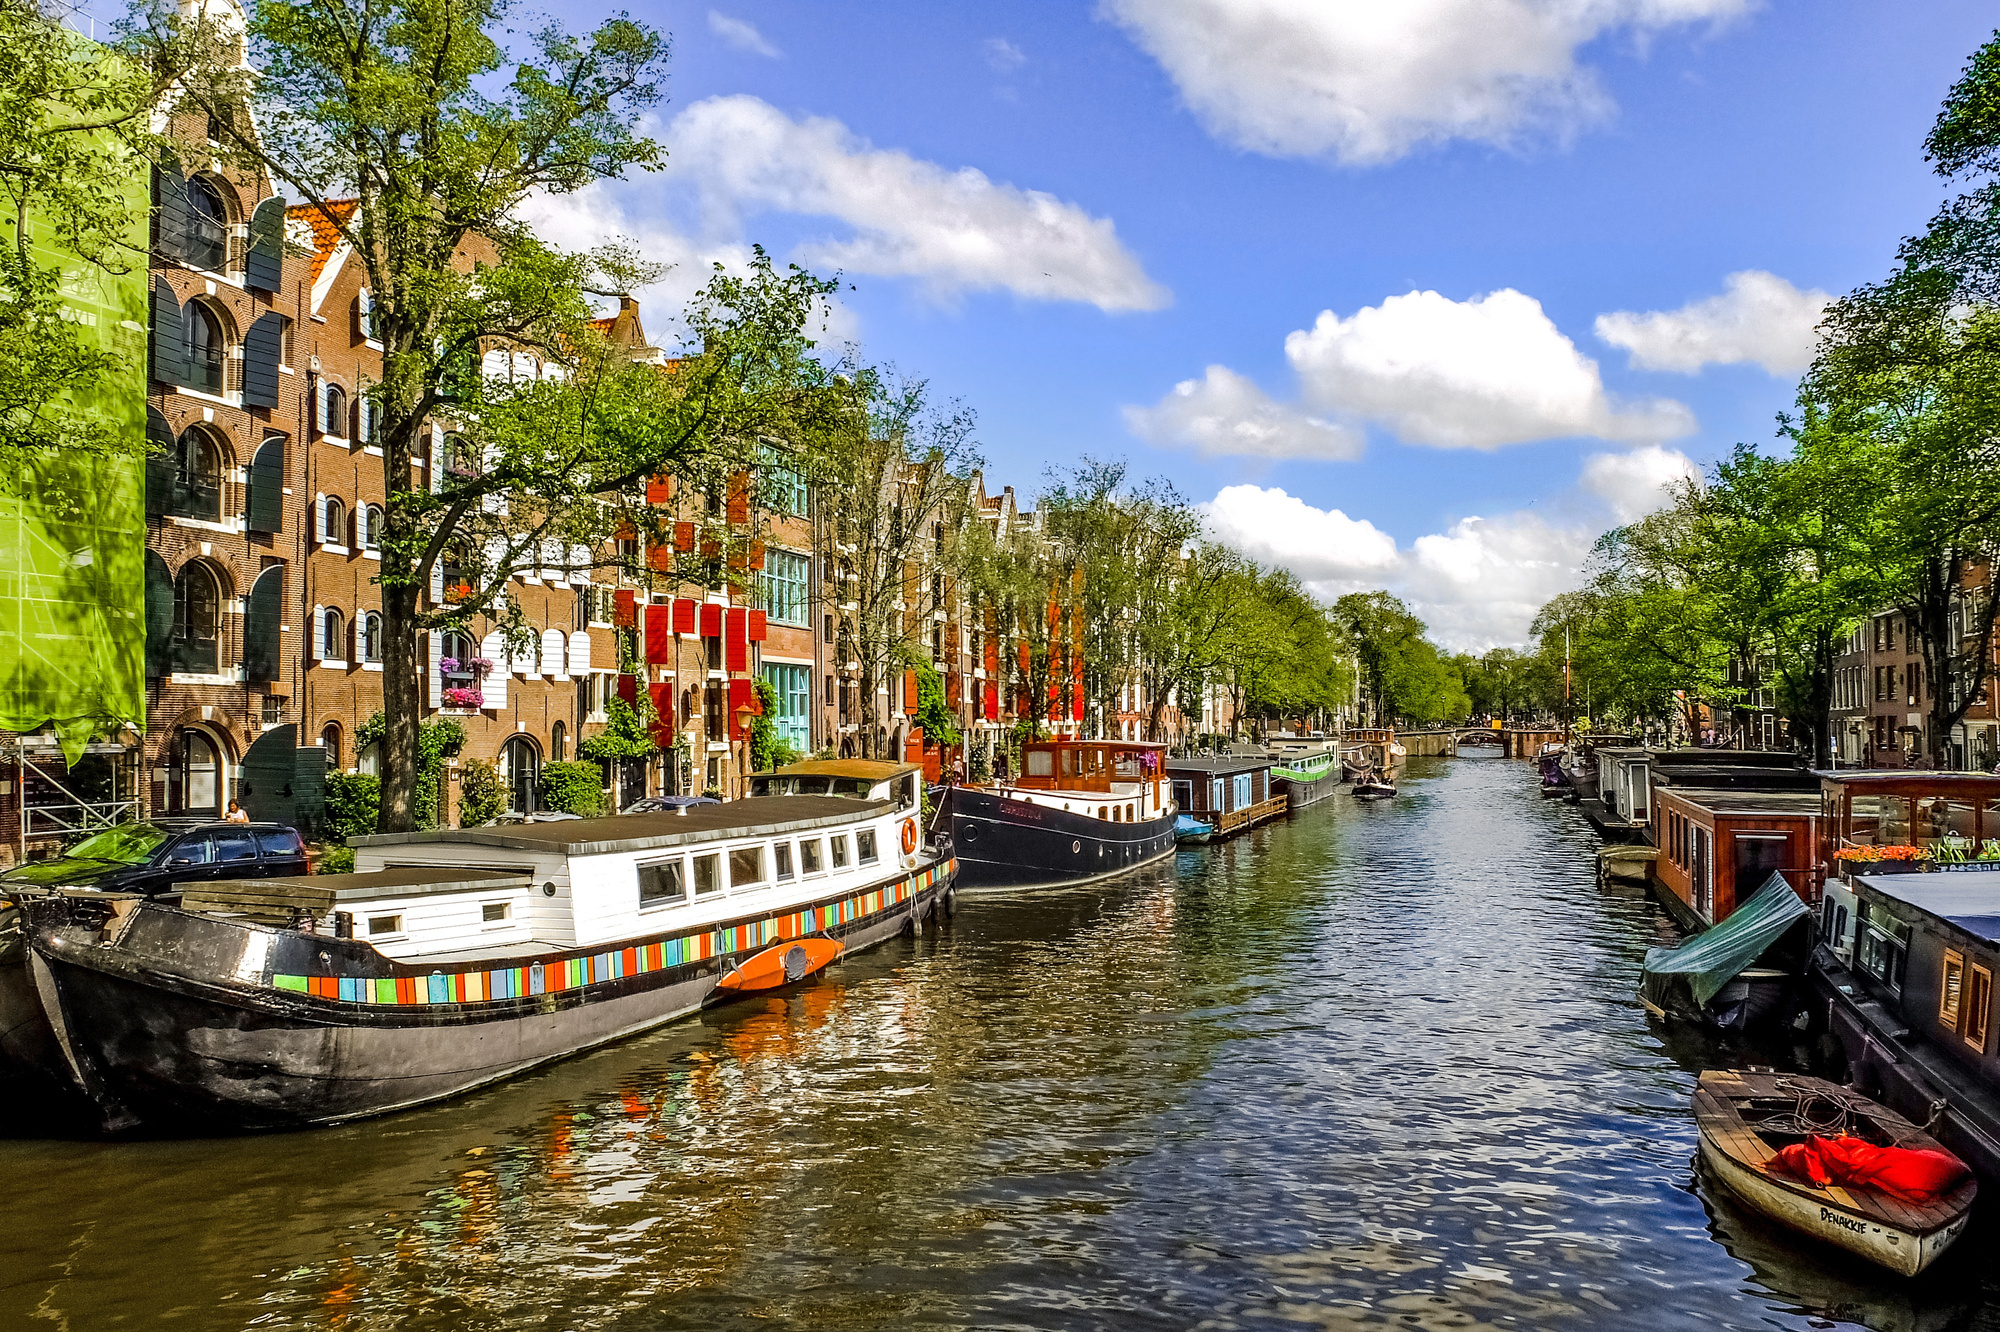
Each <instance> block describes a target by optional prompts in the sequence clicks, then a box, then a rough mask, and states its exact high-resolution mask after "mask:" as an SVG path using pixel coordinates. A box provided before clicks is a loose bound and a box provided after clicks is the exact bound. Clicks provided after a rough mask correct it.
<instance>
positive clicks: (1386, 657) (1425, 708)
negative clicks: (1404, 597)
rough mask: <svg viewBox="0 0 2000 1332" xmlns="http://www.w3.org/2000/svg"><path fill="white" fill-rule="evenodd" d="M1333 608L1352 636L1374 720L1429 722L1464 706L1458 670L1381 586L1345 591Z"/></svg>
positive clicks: (1459, 713)
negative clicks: (1397, 719) (1360, 590)
mask: <svg viewBox="0 0 2000 1332" xmlns="http://www.w3.org/2000/svg"><path fill="white" fill-rule="evenodd" d="M1333 614H1334V618H1335V619H1336V620H1337V621H1338V622H1339V623H1340V624H1341V625H1342V626H1343V627H1344V628H1345V629H1346V630H1347V632H1348V633H1349V635H1350V636H1351V637H1352V639H1353V642H1354V646H1355V653H1356V656H1357V657H1358V658H1359V660H1360V664H1361V686H1362V692H1363V695H1364V697H1365V698H1366V699H1367V700H1368V701H1369V703H1370V705H1371V708H1370V717H1371V720H1372V721H1373V723H1374V724H1375V725H1378V726H1380V725H1387V724H1389V723H1390V722H1391V721H1392V720H1393V719H1395V718H1398V717H1401V718H1406V719H1407V720H1410V721H1413V722H1435V721H1442V720H1445V719H1447V718H1454V719H1456V718H1462V717H1464V716H1466V715H1467V713H1468V712H1470V710H1471V701H1470V700H1469V699H1468V698H1466V695H1465V687H1464V683H1463V682H1462V681H1461V680H1460V679H1459V678H1458V673H1457V672H1456V671H1455V670H1453V669H1452V666H1451V663H1450V662H1449V661H1448V660H1447V659H1446V658H1445V656H1444V655H1443V654H1442V653H1440V652H1439V651H1438V649H1437V646H1436V645H1435V644H1433V643H1432V642H1431V641H1430V640H1429V639H1427V638H1425V637H1424V624H1423V621H1421V620H1419V619H1418V618H1417V617H1416V616H1415V615H1412V614H1411V613H1410V610H1409V608H1408V607H1407V606H1405V605H1404V604H1403V603H1402V602H1401V601H1399V600H1397V599H1396V598H1395V597H1393V596H1391V595H1389V594H1388V593H1387V592H1350V593H1348V594H1347V595H1346V596H1344V597H1342V598H1340V600H1338V601H1336V602H1334V604H1333Z"/></svg>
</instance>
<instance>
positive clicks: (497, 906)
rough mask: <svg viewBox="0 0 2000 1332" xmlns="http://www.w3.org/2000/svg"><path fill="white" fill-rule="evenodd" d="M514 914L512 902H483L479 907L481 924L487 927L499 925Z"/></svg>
mask: <svg viewBox="0 0 2000 1332" xmlns="http://www.w3.org/2000/svg"><path fill="white" fill-rule="evenodd" d="M513 914H514V907H513V904H512V903H510V902H483V903H481V904H480V907H479V919H480V922H481V923H482V924H486V925H495V924H498V923H499V922H501V921H503V920H505V919H507V917H509V916H511V915H513Z"/></svg>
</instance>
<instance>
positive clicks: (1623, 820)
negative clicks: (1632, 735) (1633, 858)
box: [1577, 745, 1652, 842]
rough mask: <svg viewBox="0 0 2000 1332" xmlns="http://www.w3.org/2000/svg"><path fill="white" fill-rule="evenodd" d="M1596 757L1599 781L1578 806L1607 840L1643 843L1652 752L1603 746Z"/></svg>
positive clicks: (1596, 753)
mask: <svg viewBox="0 0 2000 1332" xmlns="http://www.w3.org/2000/svg"><path fill="white" fill-rule="evenodd" d="M1594 757H1595V759H1596V777H1595V782H1594V785H1592V786H1590V787H1588V788H1587V789H1586V790H1585V792H1584V794H1583V797H1582V799H1580V800H1579V801H1578V802H1577V804H1578V807H1579V808H1580V809H1581V810H1582V812H1583V816H1584V818H1586V819H1588V820H1589V821H1590V825H1591V827H1593V828H1595V829H1597V831H1598V833H1599V835H1601V836H1602V837H1604V838H1605V839H1606V840H1608V841H1612V842H1636V841H1639V840H1640V839H1641V837H1642V836H1643V835H1644V833H1645V830H1646V827H1647V824H1648V822H1649V820H1648V818H1647V817H1646V815H1647V811H1648V809H1649V807H1650V797H1651V794H1652V780H1651V777H1650V775H1649V773H1650V770H1651V766H1652V751H1651V750H1649V749H1645V748H1642V747H1640V746H1635V745H1602V746H1599V747H1598V748H1597V749H1596V750H1595V751H1594Z"/></svg>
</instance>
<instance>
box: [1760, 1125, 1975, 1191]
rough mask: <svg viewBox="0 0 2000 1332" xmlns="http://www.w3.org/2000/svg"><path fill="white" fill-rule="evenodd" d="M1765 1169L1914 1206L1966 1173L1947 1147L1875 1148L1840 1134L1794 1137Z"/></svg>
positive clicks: (1956, 1182) (1951, 1186) (1952, 1185)
mask: <svg viewBox="0 0 2000 1332" xmlns="http://www.w3.org/2000/svg"><path fill="white" fill-rule="evenodd" d="M1767 1168H1768V1169H1770V1170H1772V1171H1774V1172H1776V1173H1779V1174H1785V1175H1790V1176H1792V1177H1793V1178H1794V1179H1802V1180H1805V1181H1806V1182H1807V1183H1808V1184H1811V1185H1813V1186H1814V1187H1815V1188H1822V1189H1823V1188H1825V1187H1826V1186H1827V1185H1829V1184H1838V1185H1840V1186H1841V1187H1842V1188H1847V1189H1876V1190H1878V1191H1880V1192H1882V1193H1886V1194H1888V1195H1889V1196H1890V1197H1892V1198H1900V1199H1902V1200H1903V1201H1904V1202H1909V1203H1916V1204H1919V1205H1923V1204H1927V1203H1933V1202H1936V1201H1937V1200H1938V1199H1940V1198H1942V1197H1943V1196H1944V1195H1946V1194H1948V1193H1950V1192H1951V1191H1952V1190H1953V1189H1956V1188H1957V1187H1958V1186H1959V1185H1960V1184H1962V1183H1964V1182H1965V1178H1966V1176H1967V1175H1970V1174H1971V1173H1972V1172H1971V1171H1970V1170H1968V1169H1967V1168H1966V1165H1965V1162H1963V1161H1961V1160H1959V1159H1958V1158H1957V1157H1956V1156H1953V1155H1952V1154H1951V1153H1950V1152H1933V1151H1928V1150H1925V1149H1922V1148H1915V1147H1877V1146H1876V1145H1875V1144H1874V1143H1872V1142H1869V1141H1868V1140H1867V1139H1865V1138H1851V1137H1846V1136H1842V1137H1838V1138H1811V1139H1809V1140H1807V1141H1805V1142H1795V1143H1793V1144H1792V1145H1791V1146H1789V1147H1786V1148H1784V1149H1783V1150H1782V1151H1780V1152H1779V1153H1778V1154H1777V1155H1776V1156H1774V1157H1772V1158H1771V1162H1770V1165H1769V1166H1768V1167H1767Z"/></svg>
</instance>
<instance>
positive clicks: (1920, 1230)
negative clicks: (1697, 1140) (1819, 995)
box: [1694, 1069, 1979, 1276]
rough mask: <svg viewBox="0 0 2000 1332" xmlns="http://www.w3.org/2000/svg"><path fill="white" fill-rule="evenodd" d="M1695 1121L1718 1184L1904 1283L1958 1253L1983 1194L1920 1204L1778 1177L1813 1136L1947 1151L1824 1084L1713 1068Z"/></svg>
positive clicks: (1699, 1091) (1968, 1182)
mask: <svg viewBox="0 0 2000 1332" xmlns="http://www.w3.org/2000/svg"><path fill="white" fill-rule="evenodd" d="M1694 1118H1695V1125H1696V1127H1697V1128H1698V1129H1699V1130H1700V1132H1701V1159H1702V1163H1703V1165H1704V1166H1706V1167H1707V1170H1708V1174H1709V1177H1710V1178H1711V1179H1713V1180H1714V1181H1715V1182H1717V1183H1719V1184H1721V1185H1722V1186H1723V1187H1724V1188H1726V1189H1728V1190H1729V1191H1730V1192H1731V1193H1732V1194H1734V1195H1735V1196H1736V1197H1737V1198H1739V1199H1741V1200H1742V1201H1743V1202H1744V1203H1745V1204H1746V1205H1748V1206H1749V1207H1751V1208H1752V1209H1754V1210H1756V1211H1758V1212H1760V1213H1762V1214H1763V1215H1765V1216H1767V1217H1769V1218H1770V1219H1771V1220H1773V1221H1777V1222H1779V1223H1781V1224H1783V1225H1786V1226H1789V1227H1791V1228H1792V1229H1793V1230H1797V1231H1800V1232H1802V1233H1804V1234H1807V1235H1811V1236H1812V1237H1813V1238H1815V1239H1819V1240H1823V1241H1825V1242H1826V1243H1829V1244H1832V1245H1835V1246H1837V1247H1839V1248H1842V1249H1845V1250H1847V1251H1848V1252H1849V1253H1853V1254H1858V1255H1859V1256H1861V1257H1863V1258H1866V1259H1868V1260H1869V1261H1870V1262H1874V1263H1879V1264H1881V1265H1882V1266H1883V1267H1886V1268H1888V1269H1889V1270H1890V1271H1892V1272H1900V1273H1902V1274H1903V1275H1904V1276H1915V1275H1916V1274H1917V1273H1919V1272H1921V1271H1923V1270H1924V1269H1925V1268H1926V1267H1928V1266H1930V1264H1931V1263H1932V1262H1933V1261H1934V1260H1935V1259H1936V1258H1937V1256H1938V1255H1939V1254H1941V1253H1943V1252H1944V1251H1945V1250H1946V1249H1948V1248H1950V1247H1951V1245H1952V1242H1953V1241H1955V1240H1956V1239H1957V1238H1958V1237H1959V1234H1960V1232H1962V1231H1963V1230H1964V1229H1965V1222H1966V1217H1967V1215H1968V1213H1969V1212H1970V1211H1971V1209H1972V1201H1973V1199H1974V1198H1976V1197H1977V1196H1978V1193H1979V1185H1978V1183H1977V1182H1976V1181H1974V1180H1973V1179H1972V1178H1971V1176H1970V1175H1969V1174H1968V1175H1967V1177H1966V1179H1965V1182H1964V1183H1962V1184H1960V1185H1959V1186H1958V1187H1957V1188H1955V1189H1954V1190H1952V1191H1951V1192H1950V1193H1948V1194H1946V1195H1944V1196H1943V1197H1941V1198H1938V1199H1936V1200H1935V1201H1932V1202H1929V1203H1915V1202H1908V1201H1904V1200H1902V1199H1900V1198H1897V1197H1893V1196H1891V1195H1890V1194H1887V1193H1884V1192H1881V1191H1879V1190H1875V1189H1862V1188H1842V1187H1841V1186H1840V1185H1838V1184H1829V1185H1827V1186H1826V1187H1824V1188H1821V1187H1816V1186H1814V1185H1813V1184H1811V1183H1809V1182H1807V1181H1806V1180H1803V1179H1797V1178H1794V1177H1793V1176H1791V1175H1789V1174H1786V1173H1782V1172H1780V1171H1776V1170H1773V1169H1771V1168H1770V1167H1771V1162H1772V1159H1773V1158H1774V1157H1776V1156H1777V1155H1778V1152H1779V1151H1780V1149H1782V1148H1783V1147H1785V1146H1787V1145H1788V1144H1790V1143H1794V1142H1801V1141H1804V1140H1806V1138H1807V1137H1808V1136H1809V1135H1810V1129H1817V1130H1818V1132H1819V1134H1820V1135H1821V1136H1826V1137H1831V1136H1833V1135H1835V1134H1837V1133H1840V1132H1843V1131H1844V1132H1846V1133H1849V1134H1853V1135H1855V1136H1858V1137H1862V1138H1866V1139H1867V1140H1869V1141H1870V1142H1873V1143H1875V1144H1877V1145H1878V1146H1891V1147H1905V1148H1912V1149H1917V1150H1922V1151H1933V1152H1944V1151H1945V1148H1944V1147H1943V1146H1942V1145H1941V1144H1939V1142H1938V1141H1937V1139H1935V1138H1933V1137H1931V1136H1930V1135H1929V1134H1928V1133H1925V1132H1924V1131H1923V1130H1922V1129H1920V1128H1918V1127H1917V1126H1916V1125H1914V1124H1912V1123H1910V1121H1908V1120H1907V1119H1904V1118H1903V1117H1902V1116H1901V1115H1898V1114H1897V1113H1896V1112H1895V1111H1893V1110H1890V1109H1888V1108H1887V1107H1886V1106H1882V1105H1878V1104H1876V1103H1875V1102H1873V1101H1870V1100H1868V1099H1867V1098H1865V1097H1862V1096H1858V1095H1856V1094H1855V1093H1853V1092H1851V1091H1848V1090H1847V1089H1846V1088H1844V1087H1840V1086H1836V1085H1835V1084H1833V1083H1831V1082H1827V1081H1825V1080H1823V1079H1820V1078H1809V1077H1804V1076H1801V1075H1796V1074H1789V1073H1738V1072H1732V1071H1728V1070H1717V1069H1711V1070H1709V1071H1708V1072H1706V1073H1703V1074H1702V1075H1701V1083H1700V1085H1699V1086H1698V1087H1697V1088H1696V1089H1695V1093H1694ZM1947 1154H1948V1153H1947Z"/></svg>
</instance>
